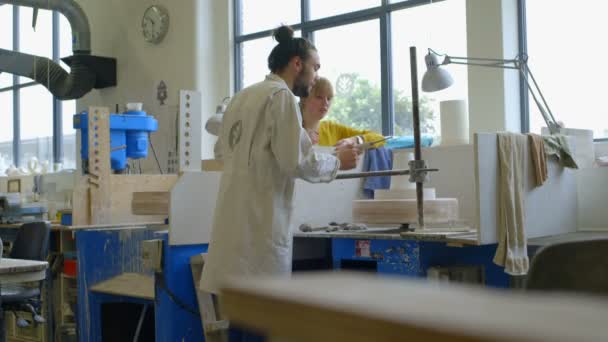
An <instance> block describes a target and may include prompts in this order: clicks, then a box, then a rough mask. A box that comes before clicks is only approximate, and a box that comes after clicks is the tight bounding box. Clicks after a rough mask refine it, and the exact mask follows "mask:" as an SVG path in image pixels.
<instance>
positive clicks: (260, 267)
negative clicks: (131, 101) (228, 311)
mask: <svg viewBox="0 0 608 342" xmlns="http://www.w3.org/2000/svg"><path fill="white" fill-rule="evenodd" d="M274 38H275V40H276V41H277V42H278V44H277V45H276V46H275V47H274V48H273V49H272V52H271V53H270V55H269V56H268V68H269V69H270V74H269V75H268V76H266V79H265V80H264V81H262V82H259V83H257V84H254V85H252V86H250V87H247V88H245V89H243V90H242V91H240V92H239V93H237V94H236V95H235V96H234V97H233V98H232V100H231V101H230V104H229V105H228V108H227V109H226V112H225V114H224V117H223V119H222V126H221V129H220V132H219V136H218V141H217V143H216V145H215V149H214V151H215V155H216V158H217V159H221V160H222V161H223V164H224V170H223V173H222V177H221V181H220V190H219V193H218V197H217V202H216V208H215V216H214V222H213V231H212V234H211V241H210V243H209V252H208V255H207V257H206V261H205V266H204V268H203V274H202V280H201V289H202V290H203V291H207V292H211V293H214V294H219V293H220V289H221V287H222V284H223V283H224V282H225V280H226V279H227V278H229V277H234V276H248V275H256V276H259V275H271V276H288V275H290V274H291V257H292V229H291V222H290V217H291V212H292V206H293V192H294V183H295V179H296V178H300V179H304V180H305V181H308V182H311V183H319V182H330V181H332V180H333V179H334V178H335V176H336V173H337V172H338V170H349V169H352V168H354V167H355V166H356V163H357V158H358V153H357V151H356V149H355V148H352V147H349V148H344V149H341V150H339V151H337V152H336V154H335V156H334V155H330V154H325V153H318V152H315V151H314V150H313V147H312V143H311V141H310V138H309V137H308V134H307V133H306V131H305V130H304V129H303V128H302V115H301V113H300V109H299V105H298V100H297V98H296V96H307V95H308V92H309V91H310V88H311V87H312V85H313V84H314V81H315V79H316V77H317V70H319V68H320V67H321V64H320V61H319V55H318V53H317V49H316V48H315V46H314V45H313V44H312V43H311V42H310V41H308V40H307V39H305V38H294V36H293V30H292V29H291V28H290V27H289V26H281V27H279V28H277V29H276V30H275V31H274Z"/></svg>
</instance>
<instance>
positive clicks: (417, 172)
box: [409, 160, 438, 183]
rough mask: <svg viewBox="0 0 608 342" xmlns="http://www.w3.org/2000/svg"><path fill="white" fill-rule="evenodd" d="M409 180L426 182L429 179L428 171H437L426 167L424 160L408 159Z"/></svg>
mask: <svg viewBox="0 0 608 342" xmlns="http://www.w3.org/2000/svg"><path fill="white" fill-rule="evenodd" d="M409 166H410V182H412V183H426V182H427V181H428V180H429V176H428V172H429V171H438V170H434V169H427V167H426V161H424V160H410V162H409Z"/></svg>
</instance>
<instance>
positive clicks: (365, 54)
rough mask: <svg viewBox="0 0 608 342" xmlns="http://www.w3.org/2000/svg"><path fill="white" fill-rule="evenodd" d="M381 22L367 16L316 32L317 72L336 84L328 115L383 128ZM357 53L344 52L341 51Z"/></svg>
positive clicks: (364, 126) (361, 125) (354, 124)
mask: <svg viewBox="0 0 608 342" xmlns="http://www.w3.org/2000/svg"><path fill="white" fill-rule="evenodd" d="M379 31H380V25H379V24H378V20H377V19H375V20H369V21H364V22H359V23H355V24H350V25H343V26H337V27H332V28H329V29H325V30H319V31H317V32H315V45H316V47H317V49H318V50H319V55H320V58H321V70H320V74H321V75H323V76H324V77H327V78H328V79H329V80H330V81H331V82H332V83H333V84H334V88H335V93H336V95H335V98H334V100H333V103H332V106H331V111H330V113H329V115H328V116H327V118H328V119H330V120H335V121H337V122H340V123H342V124H345V125H349V126H352V127H355V128H361V129H371V130H374V131H376V132H381V131H382V114H381V113H382V103H381V102H382V100H381V98H380V93H381V92H380V54H379V53H378V52H379V51H380V32H379ZM357 46H365V49H361V48H355V49H356V50H358V51H359V52H358V53H353V54H349V55H348V57H347V56H345V54H344V51H352V49H353V47H357Z"/></svg>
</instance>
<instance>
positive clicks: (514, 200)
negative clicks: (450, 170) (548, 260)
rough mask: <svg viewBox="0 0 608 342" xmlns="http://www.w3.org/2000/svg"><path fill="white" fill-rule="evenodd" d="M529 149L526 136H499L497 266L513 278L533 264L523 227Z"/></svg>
mask: <svg viewBox="0 0 608 342" xmlns="http://www.w3.org/2000/svg"><path fill="white" fill-rule="evenodd" d="M527 147H528V139H527V138H526V136H525V135H523V134H515V133H498V180H497V182H498V184H497V185H498V220H497V222H496V223H497V225H498V227H497V228H498V247H497V248H496V254H495V255H494V263H495V264H497V265H500V266H504V267H505V272H506V273H508V274H511V275H525V274H527V273H528V268H529V263H530V261H529V259H528V247H527V240H526V231H525V227H524V222H525V221H526V219H525V207H524V196H525V193H524V181H525V179H526V173H525V164H526V162H525V160H524V155H525V149H526V148H527Z"/></svg>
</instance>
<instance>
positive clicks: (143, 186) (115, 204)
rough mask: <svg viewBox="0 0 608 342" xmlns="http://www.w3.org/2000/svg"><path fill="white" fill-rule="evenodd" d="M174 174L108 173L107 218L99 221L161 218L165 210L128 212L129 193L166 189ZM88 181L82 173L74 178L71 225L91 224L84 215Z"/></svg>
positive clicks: (174, 178) (158, 219)
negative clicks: (155, 213)
mask: <svg viewBox="0 0 608 342" xmlns="http://www.w3.org/2000/svg"><path fill="white" fill-rule="evenodd" d="M177 179H178V176H177V175H111V177H110V185H109V187H110V189H111V190H110V193H111V197H110V203H109V208H110V214H111V215H110V218H109V219H107V221H105V222H99V223H98V224H101V225H110V224H132V223H140V224H146V223H150V222H163V221H164V220H165V219H166V218H167V214H161V215H136V214H134V213H133V212H132V209H131V208H132V202H133V193H135V192H169V191H170V190H171V189H172V188H173V186H174V184H175V182H176V181H177ZM87 188H88V184H87V182H86V177H81V179H79V180H78V181H77V182H76V187H75V188H74V195H73V196H74V200H73V216H72V218H73V224H74V225H75V226H89V225H91V223H90V220H89V219H88V217H89V213H88V212H87V208H88V207H89V205H88V204H89V203H90V199H89V197H88V196H87Z"/></svg>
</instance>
